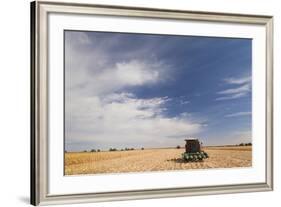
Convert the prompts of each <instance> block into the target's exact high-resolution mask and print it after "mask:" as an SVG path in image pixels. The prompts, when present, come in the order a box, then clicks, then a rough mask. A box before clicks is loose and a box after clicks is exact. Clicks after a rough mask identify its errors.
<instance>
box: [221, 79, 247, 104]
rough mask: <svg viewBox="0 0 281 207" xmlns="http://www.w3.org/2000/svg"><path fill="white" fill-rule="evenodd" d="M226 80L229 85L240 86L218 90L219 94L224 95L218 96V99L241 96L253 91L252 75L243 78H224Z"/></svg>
mask: <svg viewBox="0 0 281 207" xmlns="http://www.w3.org/2000/svg"><path fill="white" fill-rule="evenodd" d="M224 82H225V83H226V84H228V85H233V84H234V85H238V86H236V87H232V88H228V89H225V90H222V91H219V92H217V94H220V95H224V96H221V97H218V98H216V100H217V101H222V100H231V99H237V98H241V97H244V96H246V95H248V94H249V92H251V77H249V76H245V77H241V78H228V79H224Z"/></svg>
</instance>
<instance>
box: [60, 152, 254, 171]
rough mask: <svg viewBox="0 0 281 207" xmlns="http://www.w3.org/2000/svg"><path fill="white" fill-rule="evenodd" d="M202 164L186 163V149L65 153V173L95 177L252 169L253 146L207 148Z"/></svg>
mask: <svg viewBox="0 0 281 207" xmlns="http://www.w3.org/2000/svg"><path fill="white" fill-rule="evenodd" d="M203 150H204V151H206V152H207V153H208V155H209V156H210V157H209V158H208V159H206V160H204V161H203V162H188V163H187V162H184V161H183V160H182V159H181V154H182V153H183V152H184V149H145V150H134V151H114V152H66V153H65V174H66V175H77V174H96V173H121V172H145V171H163V170H186V169H207V168H233V167H251V165H252V147H251V146H243V147H240V146H238V147H235V146H233V147H206V148H204V149H203Z"/></svg>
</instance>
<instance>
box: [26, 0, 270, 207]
mask: <svg viewBox="0 0 281 207" xmlns="http://www.w3.org/2000/svg"><path fill="white" fill-rule="evenodd" d="M50 13H63V14H70V13H71V14H87V15H110V16H123V17H143V18H158V19H159V18H161V19H173V20H186V21H189V20H192V21H204V22H225V23H237V24H254V25H262V26H264V27H265V30H266V40H265V41H266V57H265V59H266V77H265V78H266V86H265V87H266V134H265V140H266V143H265V148H266V167H265V169H266V172H265V175H266V178H265V182H263V183H250V184H241V185H237V184H235V185H217V186H206V187H182V188H168V189H166V188H165V189H151V190H132V191H117V192H103V193H87V194H83V193H81V194H65V195H50V194H48V15H49V14H50ZM271 190H273V17H272V16H264V15H245V14H229V13H213V12H202V11H184V10H166V9H156V8H139V7H123V6H108V5H92V4H76V3H60V2H47V1H35V2H32V3H31V199H30V200H31V204H32V205H47V204H66V203H83V202H100V201H116V200H132V199H148V198H164V197H165V198H167V197H178V196H193V195H206V194H224V193H241V192H257V191H271Z"/></svg>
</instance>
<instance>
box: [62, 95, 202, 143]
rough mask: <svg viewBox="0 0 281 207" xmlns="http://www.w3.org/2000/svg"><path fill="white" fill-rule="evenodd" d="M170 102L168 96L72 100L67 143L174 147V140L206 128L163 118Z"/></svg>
mask: <svg viewBox="0 0 281 207" xmlns="http://www.w3.org/2000/svg"><path fill="white" fill-rule="evenodd" d="M166 101H167V98H166V97H157V98H152V99H138V98H135V97H134V96H133V95H132V94H109V95H108V96H106V97H104V98H103V99H101V98H99V97H91V98H84V99H82V100H81V99H80V100H72V104H71V105H70V106H69V107H67V108H66V121H67V122H66V128H67V137H68V140H67V142H69V143H71V142H91V141H92V142H93V143H97V142H98V143H110V144H112V145H117V146H126V145H129V146H130V145H131V146H135V147H141V146H145V147H151V146H154V147H160V146H174V145H176V143H177V141H176V140H174V139H171V138H170V137H182V138H184V137H185V136H189V135H192V134H194V133H197V132H199V131H200V130H201V129H202V126H201V124H199V123H192V122H191V121H189V120H187V119H186V117H185V116H181V117H177V118H168V117H165V116H163V115H162V112H163V110H164V107H163V105H164V104H165V102H166ZM136 145H137V146H136Z"/></svg>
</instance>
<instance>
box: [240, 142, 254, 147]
mask: <svg viewBox="0 0 281 207" xmlns="http://www.w3.org/2000/svg"><path fill="white" fill-rule="evenodd" d="M237 146H252V143H251V142H249V143H240V144H237Z"/></svg>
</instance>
